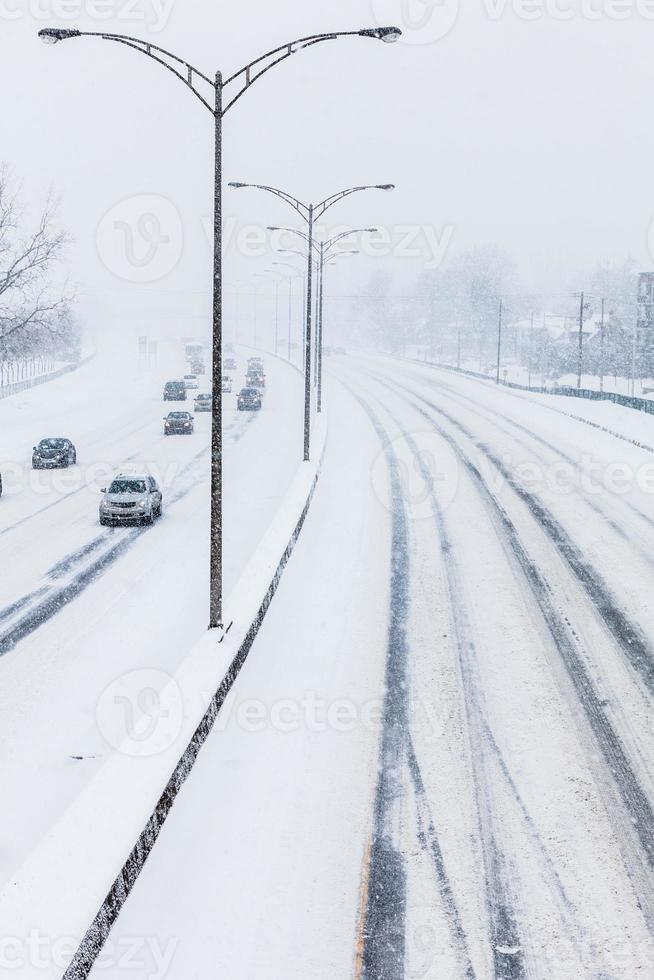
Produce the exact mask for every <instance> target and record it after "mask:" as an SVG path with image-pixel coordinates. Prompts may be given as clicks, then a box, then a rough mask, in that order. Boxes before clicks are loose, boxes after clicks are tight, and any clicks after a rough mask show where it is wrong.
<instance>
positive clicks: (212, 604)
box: [209, 72, 223, 629]
mask: <svg viewBox="0 0 654 980" xmlns="http://www.w3.org/2000/svg"><path fill="white" fill-rule="evenodd" d="M215 91H216V100H215V109H214V118H215V143H216V145H215V166H214V217H213V234H214V250H213V337H212V349H211V353H212V357H211V360H212V378H213V398H212V399H211V528H210V558H209V628H210V629H211V628H213V627H219V626H222V621H223V609H222V605H223V399H222V390H223V272H222V262H223V249H222V239H223V77H222V73H221V72H216V83H215Z"/></svg>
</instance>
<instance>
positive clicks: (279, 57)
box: [38, 27, 402, 629]
mask: <svg viewBox="0 0 654 980" xmlns="http://www.w3.org/2000/svg"><path fill="white" fill-rule="evenodd" d="M38 33H39V37H40V38H41V40H42V41H44V42H45V43H46V44H56V43H58V42H60V41H65V40H68V39H71V38H78V37H93V38H100V39H102V40H104V41H114V42H116V43H118V44H121V45H125V46H126V47H129V48H132V49H133V50H135V51H138V52H140V53H141V54H144V55H146V56H147V57H148V58H150V59H151V60H152V61H156V62H157V64H159V65H161V66H162V67H163V68H165V69H167V70H168V71H169V72H171V73H172V74H173V75H175V76H176V77H177V78H178V79H180V81H181V82H182V83H183V84H184V85H185V86H187V87H188V88H189V89H190V90H191V91H192V92H193V94H194V95H195V96H196V97H197V98H198V99H199V101H200V102H201V103H202V104H203V105H204V106H205V108H207V109H208V110H209V112H211V114H212V115H213V117H214V129H215V155H214V259H213V338H212V359H213V365H212V378H213V379H214V383H215V382H216V381H217V382H218V388H214V395H215V394H216V393H218V405H217V406H216V405H215V404H214V405H213V408H212V416H211V429H212V431H211V457H212V458H211V529H210V543H211V557H210V584H209V628H210V629H213V628H216V627H222V625H223V623H222V599H223V595H222V594H223V581H222V570H223V569H222V559H223V547H222V546H223V540H222V538H223V526H222V497H223V485H222V449H223V447H222V406H221V405H220V393H221V391H222V247H223V242H222V122H223V119H224V117H225V114H226V113H227V112H228V111H229V109H231V108H232V106H234V105H235V104H236V102H238V100H239V99H240V98H241V97H242V96H243V95H244V94H245V92H246V91H247V90H248V89H249V88H250V87H251V86H252V85H253V84H254V83H255V82H256V81H258V79H260V78H261V77H262V76H263V75H265V74H266V73H267V72H268V71H270V70H271V69H272V68H275V67H276V66H277V65H279V64H281V63H282V62H283V61H286V59H287V58H290V57H291V56H292V55H294V54H296V53H297V52H298V51H302V50H304V49H305V48H308V47H312V46H313V45H315V44H320V43H322V42H324V41H334V40H337V39H339V38H344V37H366V38H373V39H374V40H378V41H383V42H385V43H392V42H394V41H397V40H398V39H399V38H400V36H401V34H402V31H401V30H400V29H399V28H398V27H370V28H364V29H362V30H356V31H334V32H333V33H331V34H312V35H309V36H307V37H303V38H298V39H297V40H295V41H291V42H290V43H286V44H283V45H280V46H278V47H276V48H274V49H272V50H271V51H268V52H266V53H265V54H263V55H261V56H260V57H259V58H256V59H255V60H254V61H251V62H249V64H247V65H245V66H244V67H243V68H240V69H239V70H238V71H236V72H235V73H234V74H233V75H231V76H230V77H229V78H227V79H224V78H223V75H222V73H221V72H216V74H215V78H214V80H213V81H212V80H211V79H210V78H209V77H208V76H207V75H205V74H203V73H202V72H201V71H198V69H197V68H194V67H193V65H191V64H190V63H189V62H187V61H185V60H184V59H183V58H180V57H178V56H177V55H175V54H172V52H170V51H167V50H165V49H164V48H161V47H159V46H158V45H156V44H152V43H151V42H149V41H142V40H140V39H139V38H135V37H131V36H129V35H126V34H113V33H109V32H104V31H80V30H77V29H71V28H59V27H46V28H43V29H42V30H40V31H39V32H38ZM200 82H201V83H203V84H204V85H206V86H209V87H210V88H211V89H212V90H213V100H212V101H213V104H212V101H210V99H208V98H207V97H206V92H202V91H200V88H199V84H198V83H200ZM228 86H230V87H233V88H235V89H236V91H235V94H234V95H233V96H232V97H231V99H229V100H228V101H227V102H225V100H224V94H225V90H226V88H227V87H228ZM212 402H214V403H215V402H216V399H215V398H214V399H212Z"/></svg>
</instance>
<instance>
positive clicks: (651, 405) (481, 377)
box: [407, 357, 654, 415]
mask: <svg viewBox="0 0 654 980" xmlns="http://www.w3.org/2000/svg"><path fill="white" fill-rule="evenodd" d="M407 360H409V361H415V363H416V364H424V365H426V366H427V367H435V368H440V369H441V370H443V371H454V372H455V373H456V374H464V375H465V376H466V377H468V378H476V379H477V380H478V381H487V382H488V383H489V384H496V383H497V382H496V380H495V378H489V376H488V375H487V374H481V373H480V372H479V371H470V370H469V369H468V368H461V367H456V366H455V365H453V364H439V363H438V362H437V361H422V360H419V359H418V358H414V357H409V358H407ZM499 384H500V385H501V386H502V387H503V388H513V389H517V390H518V391H529V392H531V393H532V394H534V395H564V396H567V397H569V398H585V399H586V400H587V401H596V402H599V401H602V402H613V403H614V404H616V405H622V406H623V407H624V408H633V409H636V411H638V412H647V413H648V414H649V415H654V399H650V398H637V397H636V396H635V395H621V394H620V393H619V392H617V391H598V390H597V389H595V388H572V387H571V386H570V385H556V386H555V387H551V388H546V387H544V386H540V385H539V386H536V387H534V386H533V385H532V386H531V387H530V386H529V385H521V384H518V383H517V382H515V381H503V380H502V378H500V381H499Z"/></svg>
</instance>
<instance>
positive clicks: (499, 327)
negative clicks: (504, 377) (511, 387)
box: [495, 300, 504, 384]
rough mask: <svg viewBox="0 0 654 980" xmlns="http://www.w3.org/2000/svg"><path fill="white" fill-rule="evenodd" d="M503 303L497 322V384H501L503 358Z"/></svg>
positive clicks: (501, 303) (501, 302)
mask: <svg viewBox="0 0 654 980" xmlns="http://www.w3.org/2000/svg"><path fill="white" fill-rule="evenodd" d="M503 309H504V306H503V301H502V300H500V313H499V318H498V322H497V374H496V376H495V384H499V383H500V360H501V357H502V313H503Z"/></svg>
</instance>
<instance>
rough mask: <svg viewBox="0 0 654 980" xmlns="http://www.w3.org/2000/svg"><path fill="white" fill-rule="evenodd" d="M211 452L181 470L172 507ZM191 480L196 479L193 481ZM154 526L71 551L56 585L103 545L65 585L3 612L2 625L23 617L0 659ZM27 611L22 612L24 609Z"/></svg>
mask: <svg viewBox="0 0 654 980" xmlns="http://www.w3.org/2000/svg"><path fill="white" fill-rule="evenodd" d="M208 453H209V449H208V447H207V448H205V449H203V450H201V452H199V453H198V454H197V455H196V456H195V457H194V458H193V459H192V460H191V461H190V463H189V464H188V465H187V466H186V467H184V469H183V470H182V471H181V474H180V475H182V476H186V477H187V479H186V481H185V482H184V484H183V486H182V487H180V489H179V490H177V491H176V492H175V493H174V494H173V495H172V496H171V498H170V504H175V503H177V502H178V501H179V500H181V499H182V498H183V497H185V496H187V494H189V493H190V492H191V491H192V490H193V489H194V488H195V487H196V486H197V482H196V480H195V478H194V477H195V470H196V468H197V465H198V463H199V462H200V461H201V460H202V459H203V458H204V457H205V456H207V455H208ZM190 477H193V478H192V479H191V478H190ZM153 526H154V525H146V526H144V527H135V528H130V529H129V530H128V531H127V533H125V534H122V533H121V530H119V529H114V530H112V531H108V532H107V533H106V534H103V535H98V537H97V538H95V539H94V540H93V541H92V542H90V543H89V544H88V545H86V546H85V547H83V548H80V549H78V550H77V551H74V552H71V554H70V555H68V556H67V557H66V558H64V559H61V560H60V561H59V562H58V563H57V564H56V565H55V566H53V568H51V569H50V571H49V573H48V576H49V577H50V579H51V580H52V581H53V582H57V581H58V580H59V579H60V578H62V577H63V576H64V575H65V574H66V572H68V571H70V569H71V568H72V567H74V566H75V565H78V564H79V563H80V562H81V561H83V559H84V558H85V557H86V556H87V555H88V554H95V553H96V552H97V551H98V550H99V549H100V548H102V546H103V545H105V547H104V548H103V549H102V551H101V553H100V554H99V555H98V556H97V557H96V558H94V560H93V561H91V562H90V563H87V564H86V565H84V567H83V568H82V569H81V570H80V571H78V572H77V573H76V574H74V575H73V576H72V577H71V578H70V579H68V581H66V582H65V584H63V585H61V586H56V585H53V586H51V587H48V586H45V587H44V588H41V589H38V590H37V591H36V592H34V593H30V594H29V595H28V596H24V597H23V598H22V599H18V600H17V601H16V602H14V603H12V604H11V606H8V607H7V609H5V610H1V611H0V622H2V621H3V620H6V619H10V618H11V617H12V616H13V615H15V613H16V612H21V613H22V615H21V616H20V618H19V619H18V620H17V621H15V622H14V623H12V625H11V626H10V627H9V628H8V629H6V630H5V631H4V632H2V633H0V657H1V656H4V655H5V654H7V653H9V652H10V651H11V650H13V649H14V647H15V646H16V644H17V643H19V642H20V640H23V639H24V638H25V637H26V636H29V635H30V633H33V632H34V631H35V630H37V629H39V627H40V626H43V625H44V624H45V623H47V622H48V621H49V620H50V619H52V617H53V616H55V615H56V614H57V613H58V612H59V611H60V610H61V609H63V608H64V606H66V605H67V604H68V603H69V602H71V601H72V600H73V599H76V598H77V597H78V596H79V595H81V593H82V592H84V591H85V589H87V588H88V586H89V585H91V584H92V583H93V582H95V581H96V580H97V579H98V578H99V577H100V576H101V575H102V574H103V573H104V572H105V571H106V570H107V569H108V568H109V567H110V566H111V565H113V564H114V562H115V561H116V560H117V559H118V558H120V557H121V555H123V554H124V553H125V552H126V551H127V550H128V549H129V548H131V547H132V545H133V544H134V543H135V542H136V541H137V540H138V539H139V538H140V537H141V535H143V534H145V533H146V532H147V531H150V530H152V527H153ZM25 607H27V608H26V611H23V610H25Z"/></svg>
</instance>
